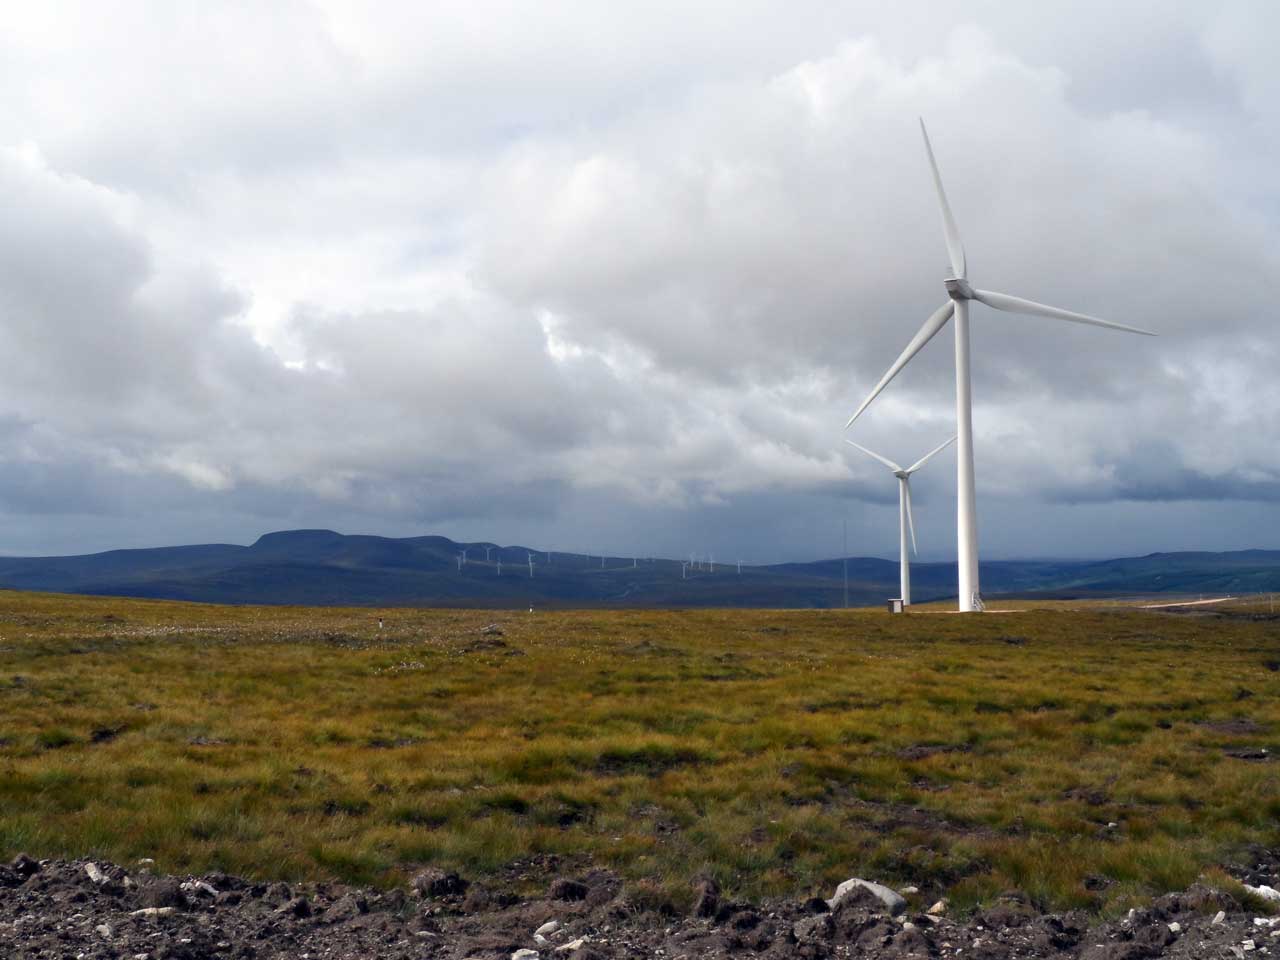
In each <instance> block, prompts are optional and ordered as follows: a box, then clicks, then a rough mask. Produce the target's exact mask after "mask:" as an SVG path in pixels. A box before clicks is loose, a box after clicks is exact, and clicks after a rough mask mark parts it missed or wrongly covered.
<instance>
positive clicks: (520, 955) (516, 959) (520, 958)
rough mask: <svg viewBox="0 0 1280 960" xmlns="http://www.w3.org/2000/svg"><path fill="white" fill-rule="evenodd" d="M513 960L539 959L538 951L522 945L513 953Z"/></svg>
mask: <svg viewBox="0 0 1280 960" xmlns="http://www.w3.org/2000/svg"><path fill="white" fill-rule="evenodd" d="M511 960H538V951H537V950H530V949H529V948H528V947H521V948H520V949H519V950H517V951H516V952H515V953H513V954H512V955H511Z"/></svg>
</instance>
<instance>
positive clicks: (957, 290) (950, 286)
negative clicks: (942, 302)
mask: <svg viewBox="0 0 1280 960" xmlns="http://www.w3.org/2000/svg"><path fill="white" fill-rule="evenodd" d="M942 285H943V286H944V287H946V288H947V296H949V297H950V298H951V299H952V300H972V299H973V298H974V297H973V287H971V286H969V281H968V280H966V279H965V278H964V277H950V278H948V279H946V280H943V281H942Z"/></svg>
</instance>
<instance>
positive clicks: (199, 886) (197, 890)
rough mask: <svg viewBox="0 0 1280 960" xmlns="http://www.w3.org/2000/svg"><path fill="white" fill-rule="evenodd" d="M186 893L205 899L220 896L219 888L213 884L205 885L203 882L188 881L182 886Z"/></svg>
mask: <svg viewBox="0 0 1280 960" xmlns="http://www.w3.org/2000/svg"><path fill="white" fill-rule="evenodd" d="M182 890H183V892H184V893H194V894H198V895H200V896H205V897H216V896H217V895H218V890H217V888H216V887H215V886H214V885H213V884H211V883H205V882H204V881H203V880H188V881H187V882H186V883H184V884H182Z"/></svg>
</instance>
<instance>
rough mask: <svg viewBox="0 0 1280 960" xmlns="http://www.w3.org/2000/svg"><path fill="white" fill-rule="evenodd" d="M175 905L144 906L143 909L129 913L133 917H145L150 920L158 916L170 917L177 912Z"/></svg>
mask: <svg viewBox="0 0 1280 960" xmlns="http://www.w3.org/2000/svg"><path fill="white" fill-rule="evenodd" d="M177 912H178V911H177V909H176V908H174V907H143V908H142V909H141V910H134V911H133V912H131V913H130V914H129V916H131V917H145V918H146V919H148V920H154V919H155V918H156V917H168V916H172V915H173V914H175V913H177Z"/></svg>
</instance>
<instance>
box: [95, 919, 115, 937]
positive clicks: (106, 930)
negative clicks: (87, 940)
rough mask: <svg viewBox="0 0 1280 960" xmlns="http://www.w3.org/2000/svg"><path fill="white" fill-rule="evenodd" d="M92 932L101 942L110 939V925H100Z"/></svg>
mask: <svg viewBox="0 0 1280 960" xmlns="http://www.w3.org/2000/svg"><path fill="white" fill-rule="evenodd" d="M93 932H94V933H96V934H97V935H98V936H100V937H101V938H102V939H103V940H110V939H111V924H109V923H100V924H98V925H97V926H96V927H94V928H93Z"/></svg>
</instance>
